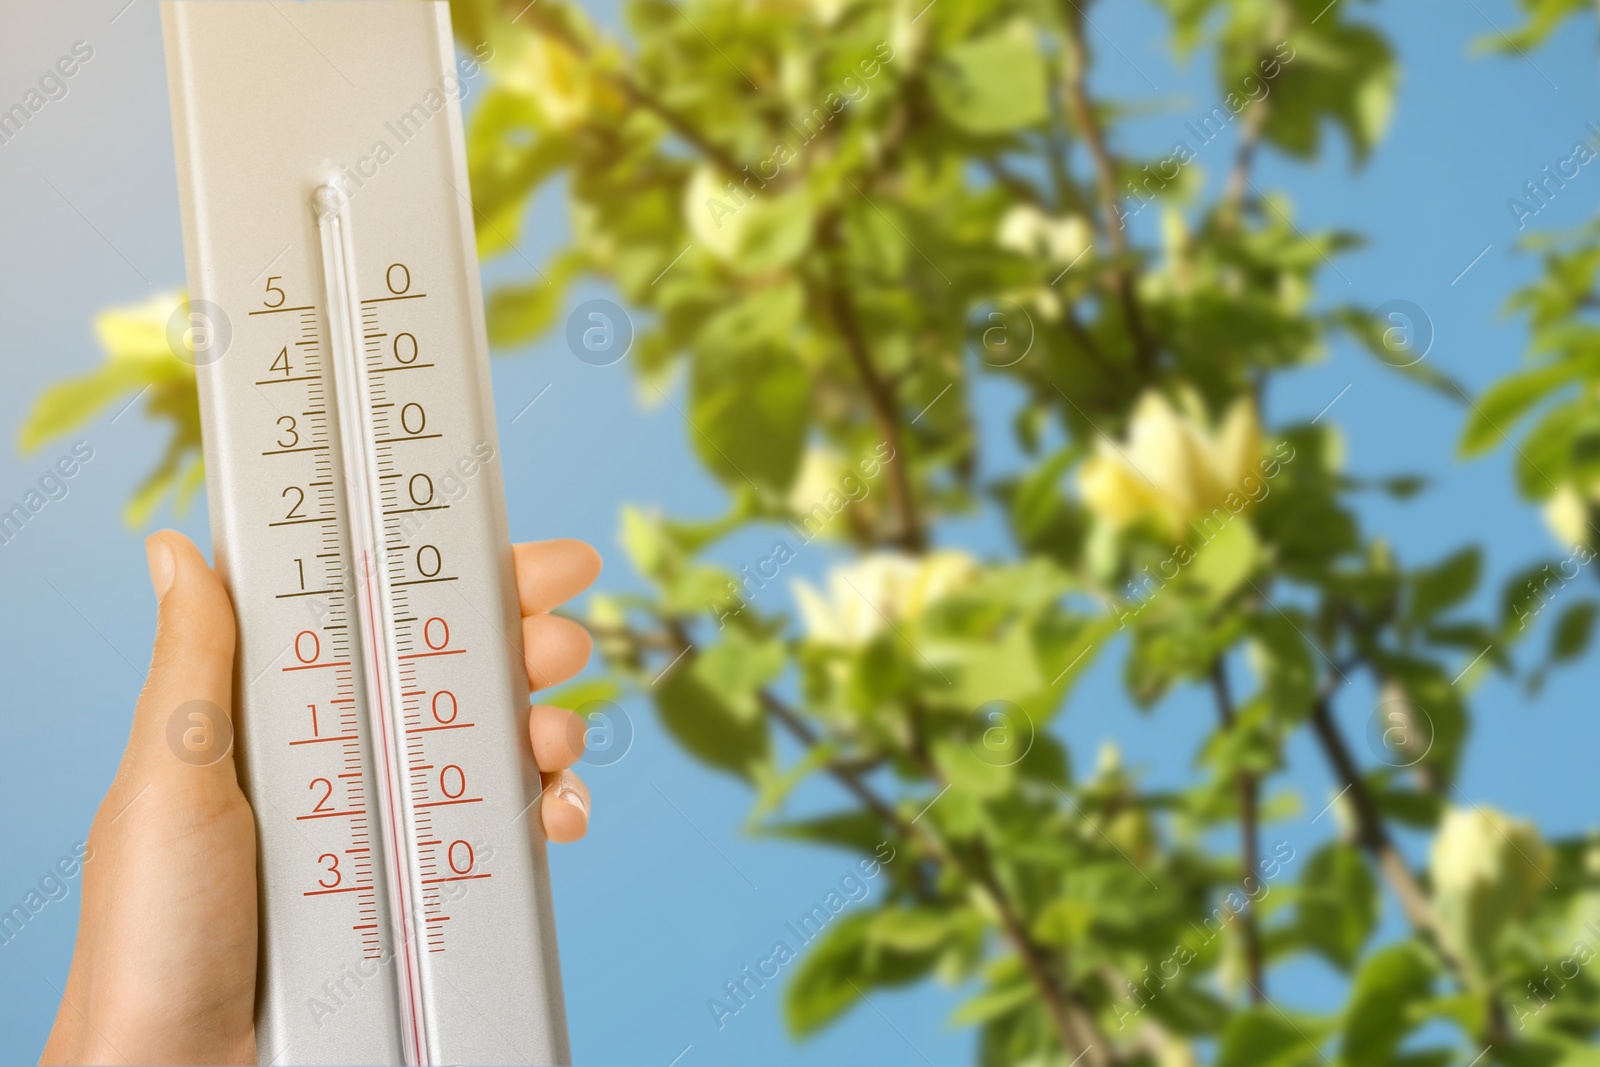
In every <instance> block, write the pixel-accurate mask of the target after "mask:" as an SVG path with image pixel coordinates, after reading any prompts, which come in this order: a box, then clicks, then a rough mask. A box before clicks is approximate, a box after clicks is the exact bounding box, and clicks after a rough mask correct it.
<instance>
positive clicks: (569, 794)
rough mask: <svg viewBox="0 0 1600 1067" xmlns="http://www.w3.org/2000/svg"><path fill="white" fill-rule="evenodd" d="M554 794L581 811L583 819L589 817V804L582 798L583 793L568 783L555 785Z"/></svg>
mask: <svg viewBox="0 0 1600 1067" xmlns="http://www.w3.org/2000/svg"><path fill="white" fill-rule="evenodd" d="M556 796H558V797H560V798H561V799H562V800H565V801H566V802H567V803H568V804H571V805H572V806H573V807H575V808H577V809H578V810H579V811H581V812H583V817H584V818H585V819H587V818H588V817H589V804H588V802H587V801H585V800H584V799H583V794H582V793H580V792H578V791H577V790H576V789H574V788H572V787H571V786H570V785H563V786H557V787H556Z"/></svg>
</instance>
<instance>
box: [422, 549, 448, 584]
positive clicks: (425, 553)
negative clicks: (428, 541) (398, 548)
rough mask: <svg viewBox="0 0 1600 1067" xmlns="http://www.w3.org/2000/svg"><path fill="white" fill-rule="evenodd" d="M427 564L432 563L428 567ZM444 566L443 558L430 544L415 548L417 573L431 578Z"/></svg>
mask: <svg viewBox="0 0 1600 1067" xmlns="http://www.w3.org/2000/svg"><path fill="white" fill-rule="evenodd" d="M429 564H432V567H431V568H430V566H429ZM443 566H444V560H443V558H442V557H441V556H440V555H439V550H438V549H437V548H435V547H433V546H432V545H423V546H422V547H421V548H419V549H417V573H418V574H420V575H422V576H423V577H424V578H432V577H434V576H436V575H437V574H438V573H439V570H440V568H442V567H443Z"/></svg>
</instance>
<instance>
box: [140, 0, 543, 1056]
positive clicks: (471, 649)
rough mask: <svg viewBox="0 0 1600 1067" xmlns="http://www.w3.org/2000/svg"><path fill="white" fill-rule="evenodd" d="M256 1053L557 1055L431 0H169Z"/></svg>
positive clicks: (473, 296) (443, 14)
mask: <svg viewBox="0 0 1600 1067" xmlns="http://www.w3.org/2000/svg"><path fill="white" fill-rule="evenodd" d="M162 19H163V24H164V27H165V34H166V46H167V59H168V73H169V84H170V89H171V97H172V112H173V128H174V140H175V147H176V151H177V160H178V179H179V191H180V199H181V203H182V209H183V220H184V233H185V238H186V241H185V245H186V255H187V260H188V274H189V289H190V296H191V305H190V324H189V325H190V326H191V327H193V328H195V329H197V330H198V331H199V332H197V333H196V335H195V336H196V343H195V345H194V348H193V352H194V361H195V363H196V377H197V379H198V383H199V391H200V414H201V424H202V430H203V436H204V447H205V458H206V468H207V477H208V481H209V486H210V500H211V515H212V529H213V540H214V543H215V546H216V558H217V565H218V568H219V570H220V572H221V573H222V575H223V577H224V580H225V581H226V582H227V585H228V588H229V591H230V593H231V595H232V597H233V603H234V610H235V613H236V615H237V618H238V626H239V652H238V661H237V664H236V682H235V689H236V693H235V703H234V709H235V712H234V714H235V719H236V728H235V736H236V738H237V745H238V752H237V761H238V766H239V771H240V778H241V782H242V784H243V785H244V788H245V791H246V794H247V795H248V797H249V799H250V802H251V805H252V807H253V809H254V811H255V820H256V829H257V834H258V836H259V842H260V892H259V899H260V914H261V949H260V977H259V984H258V989H259V994H258V1005H257V1026H256V1032H257V1051H258V1055H259V1057H260V1059H261V1062H263V1063H269V1062H270V1063H385V1062H389V1063H392V1062H404V1063H417V1064H425V1063H510V1062H516V1063H565V1062H566V1061H567V1057H568V1050H567V1038H566V1023H565V1017H564V1011H563V1007H562V997H561V982H560V971H559V967H558V964H557V959H556V944H555V925H554V919H553V917H552V912H551V905H550V887H549V878H548V873H547V870H546V863H545V846H544V839H543V831H542V828H541V822H540V817H539V808H538V804H539V796H540V783H539V774H538V770H537V768H536V767H535V766H534V763H533V758H532V753H531V751H530V747H529V742H528V737H527V731H526V719H527V706H528V684H527V677H526V668H525V667H524V664H523V657H522V643H521V634H522V629H521V622H520V618H519V614H520V613H519V610H518V605H517V596H516V585H515V577H514V575H513V572H512V562H511V546H510V538H509V535H508V531H507V525H506V518H505V505H504V496H503V489H502V485H501V470H500V463H499V453H498V449H497V446H496V434H495V427H494V418H493V404H492V399H491V395H490V379H489V369H488V351H487V340H486V337H485V330H484V321H483V311H482V294H481V292H480V289H479V282H478V269H477V255H476V251H475V244H474V237H473V225H472V207H471V203H470V200H469V194H468V184H467V172H466V164H465V151H464V142H463V136H462V125H461V115H460V110H459V106H458V105H459V100H460V96H461V86H462V84H463V82H462V74H463V73H464V71H463V69H462V68H463V67H467V66H470V65H471V64H470V61H463V62H462V63H461V64H458V62H457V60H456V56H455V51H454V48H453V45H452V40H451V33H450V20H449V11H448V5H446V4H444V3H419V2H413V0H316V2H309V3H295V4H284V3H274V2H272V0H166V2H165V3H163V5H162Z"/></svg>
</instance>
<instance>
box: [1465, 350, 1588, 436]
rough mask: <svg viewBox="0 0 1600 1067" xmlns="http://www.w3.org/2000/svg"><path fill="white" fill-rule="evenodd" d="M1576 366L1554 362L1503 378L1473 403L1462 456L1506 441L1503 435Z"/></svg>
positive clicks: (1565, 379)
mask: <svg viewBox="0 0 1600 1067" xmlns="http://www.w3.org/2000/svg"><path fill="white" fill-rule="evenodd" d="M1574 372H1575V368H1574V367H1573V366H1572V364H1570V363H1556V364H1552V365H1551V366H1548V367H1541V368H1539V369H1538V370H1530V371H1523V372H1522V373H1521V374H1513V375H1511V376H1510V377H1507V378H1502V379H1501V380H1500V381H1498V382H1496V383H1495V384H1494V385H1492V386H1490V387H1489V389H1488V391H1487V392H1485V393H1484V394H1483V395H1482V396H1480V397H1479V398H1478V399H1477V400H1476V401H1474V402H1473V405H1472V411H1471V413H1470V414H1469V415H1468V416H1467V424H1466V426H1465V427H1464V428H1463V429H1462V431H1461V443H1460V444H1459V445H1458V446H1457V451H1458V452H1459V453H1460V455H1461V457H1462V458H1463V459H1470V458H1472V457H1473V456H1478V455H1482V454H1483V453H1485V452H1487V451H1489V450H1490V449H1491V448H1495V447H1496V446H1498V445H1500V444H1501V443H1503V442H1505V441H1506V435H1507V434H1509V433H1510V432H1511V430H1512V429H1513V428H1514V427H1515V425H1516V423H1517V421H1518V420H1519V419H1521V418H1522V416H1524V415H1526V414H1527V413H1528V412H1529V411H1530V410H1531V409H1532V408H1533V407H1534V405H1536V404H1538V403H1539V402H1540V401H1541V400H1543V399H1544V398H1545V397H1546V396H1548V395H1549V394H1550V392H1551V391H1552V390H1554V389H1557V388H1559V387H1561V386H1563V385H1565V384H1566V383H1567V382H1569V381H1571V380H1572V377H1573V374H1574Z"/></svg>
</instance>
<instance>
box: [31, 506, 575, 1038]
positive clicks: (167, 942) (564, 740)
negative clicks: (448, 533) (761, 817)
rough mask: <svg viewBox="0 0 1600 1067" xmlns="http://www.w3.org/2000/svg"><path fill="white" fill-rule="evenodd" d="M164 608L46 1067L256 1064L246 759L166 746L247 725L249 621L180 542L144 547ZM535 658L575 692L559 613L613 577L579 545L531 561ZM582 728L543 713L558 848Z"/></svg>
mask: <svg viewBox="0 0 1600 1067" xmlns="http://www.w3.org/2000/svg"><path fill="white" fill-rule="evenodd" d="M145 551H146V553H147V555H148V556H149V562H150V580H151V583H152V584H153V585H154V586H155V591H156V597H157V599H158V600H159V601H160V606H159V609H158V622H157V626H156V641H155V651H154V653H153V654H152V655H151V659H150V676H149V679H148V680H147V681H146V683H145V687H144V692H143V693H141V694H140V696H139V702H138V704H137V706H136V707H135V708H134V712H133V728H132V732H131V734H130V736H129V738H128V747H127V749H126V751H124V752H123V755H122V763H121V765H120V766H119V767H118V768H117V775H116V778H115V780H113V781H112V783H111V789H110V790H109V791H108V792H107V793H106V798H105V800H104V801H103V802H101V804H100V810H99V812H98V813H97V814H96V815H95V819H94V823H93V825H92V826H91V827H90V830H89V851H88V853H87V856H88V857H92V859H90V861H89V862H86V863H85V866H84V869H83V872H84V873H83V908H82V913H81V915H80V916H79V919H78V940H77V946H76V948H75V949H74V951H73V956H72V970H71V972H70V973H69V974H68V976H67V986H66V995H65V996H64V998H63V1000H62V1004H61V1007H60V1010H59V1011H58V1012H57V1014H56V1021H55V1026H54V1027H53V1028H52V1029H51V1032H50V1039H49V1041H47V1042H46V1043H45V1048H44V1055H43V1056H42V1057H41V1062H44V1063H121V1062H127V1063H255V1062H256V1045H255V1025H254V1021H253V1015H254V1007H255V986H256V930H257V924H256V841H255V823H254V820H253V816H252V814H251V811H250V805H249V803H248V802H247V801H246V800H245V798H244V794H243V793H242V792H241V791H240V789H239V781H238V778H237V776H236V775H235V772H234V764H233V753H232V751H231V750H230V751H229V752H228V753H227V754H226V755H225V756H223V757H222V758H221V759H219V760H217V761H216V762H215V763H211V764H208V765H205V766H200V767H196V766H193V765H191V764H189V763H186V762H184V761H182V760H180V759H178V757H177V756H175V755H174V754H173V753H172V751H171V750H170V749H169V747H168V745H167V739H166V733H167V721H168V719H169V717H170V716H171V714H172V710H173V709H174V708H177V707H178V706H180V705H182V704H184V703H187V702H188V701H191V700H207V701H210V702H211V703H213V704H215V705H217V706H218V707H220V708H222V709H224V710H225V711H227V712H228V714H230V715H232V703H233V645H234V624H233V609H232V605H231V604H230V603H229V601H228V594H227V592H226V591H225V590H224V589H223V587H222V583H221V582H220V581H219V580H218V579H217V577H216V575H215V574H214V573H212V570H211V568H210V567H209V566H207V565H206V561H205V558H204V557H202V556H201V555H200V552H199V550H198V549H196V548H195V546H194V545H193V544H192V543H190V542H189V540H188V539H187V538H185V537H184V536H182V535H181V534H177V533H172V532H170V531H169V532H162V533H158V534H155V535H154V536H152V537H151V538H150V539H149V540H148V541H146V542H145ZM515 558H516V572H517V592H518V594H519V598H520V600H521V603H522V616H523V618H522V640H523V645H522V648H523V657H524V660H525V662H526V664H527V668H528V678H529V680H530V683H531V684H532V687H533V688H535V689H540V688H543V687H545V686H548V685H554V684H555V683H557V682H562V681H565V680H567V679H568V678H571V677H572V676H573V675H574V674H577V673H578V671H580V670H582V669H583V665H584V663H585V662H586V661H587V660H588V657H589V650H590V640H589V635H588V633H587V632H586V631H585V630H584V629H583V627H581V626H579V625H578V624H577V623H574V622H571V621H569V620H567V619H563V618H559V617H557V616H554V615H551V614H549V612H550V610H551V609H552V608H555V607H557V606H559V605H560V604H562V603H564V602H565V601H567V600H569V599H571V598H572V597H574V596H576V595H578V594H579V593H581V592H583V590H584V589H586V588H587V587H588V586H589V584H590V583H591V582H593V581H594V579H595V577H596V576H597V575H598V574H599V573H600V557H599V555H598V554H597V553H596V552H595V551H594V549H592V548H590V547H589V546H588V545H586V544H583V543H582V542H579V541H542V542H538V543H534V544H523V545H517V546H516V549H515ZM576 719H577V716H575V715H574V713H572V712H570V711H566V710H564V709H561V708H554V707H548V706H545V705H535V706H534V707H533V709H532V712H531V714H530V716H529V721H528V734H529V738H530V741H531V743H532V745H533V755H534V758H535V760H537V762H538V764H539V770H540V771H541V772H542V773H543V779H544V786H545V791H546V793H549V794H551V795H553V797H554V798H555V800H556V801H557V803H546V804H544V805H542V806H541V811H542V813H543V817H544V828H545V832H546V833H547V834H548V835H549V838H550V840H552V841H562V842H564V841H576V840H577V839H578V838H580V837H582V836H583V834H584V831H585V830H586V829H587V828H588V823H589V791H588V789H586V788H585V787H584V785H583V783H582V782H581V781H579V780H578V777H577V776H576V775H575V774H573V773H572V771H571V770H569V769H568V768H570V767H571V766H572V764H573V763H575V762H576V761H577V759H578V757H579V756H580V755H582V745H583V741H582V738H583V730H582V729H581V726H580V725H579V723H578V722H577V721H575V720H576Z"/></svg>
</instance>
